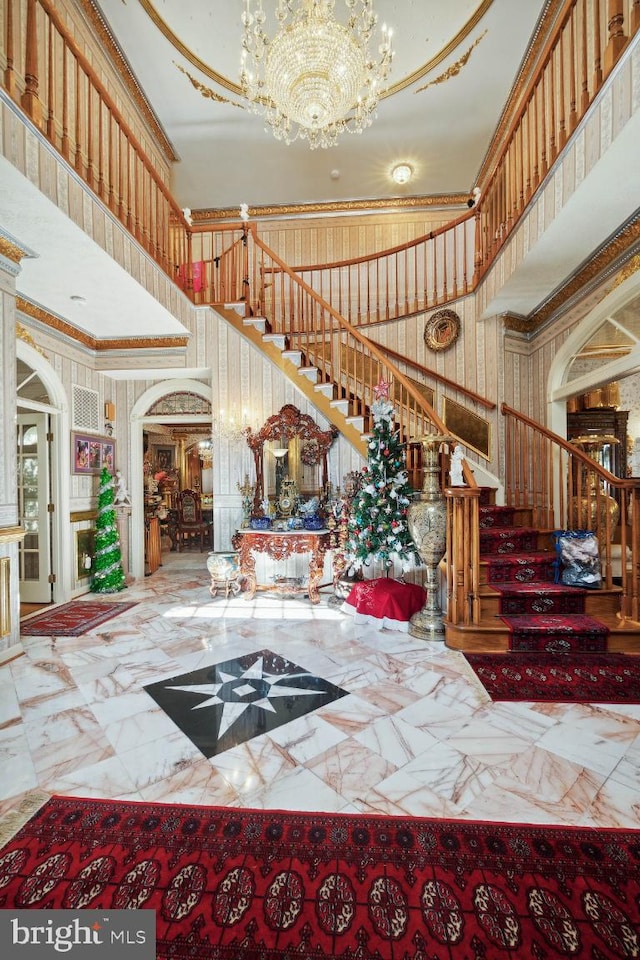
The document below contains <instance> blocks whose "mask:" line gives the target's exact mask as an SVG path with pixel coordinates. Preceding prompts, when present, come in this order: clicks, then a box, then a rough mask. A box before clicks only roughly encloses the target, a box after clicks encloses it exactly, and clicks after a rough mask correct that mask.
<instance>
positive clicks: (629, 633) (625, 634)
mask: <svg viewBox="0 0 640 960" xmlns="http://www.w3.org/2000/svg"><path fill="white" fill-rule="evenodd" d="M481 503H483V504H485V505H495V491H494V490H491V489H489V488H482V490H481ZM532 514H533V511H532V509H531V508H529V507H518V508H514V510H513V519H512V520H511V524H512V527H511V529H514V530H515V529H522V530H527V529H531V528H532ZM534 549H535V552H536V553H537V552H540V553H542V554H548V557H549V563H550V564H551V563H553V562H554V561H555V560H556V556H557V555H556V549H555V540H554V536H553V531H552V530H540V529H539V530H536V540H535V545H534ZM488 574H489V563H488V561H487V558H486V555H483V554H482V552H481V556H480V585H479V607H480V617H479V622H478V623H473V624H464V623H455V624H454V623H447V624H446V638H445V639H446V644H447V646H448V647H451V648H452V649H454V650H460V651H462V652H468V653H508V652H510V650H511V633H510V630H509V628H508V626H507V624H506V623H505V622H504V621H503V620H502V619H501V613H500V599H501V595H500V592H499V591H498V590H497V589H496V588H495V587H493V586H492V584H491V583H490V582H489V576H488ZM511 586H512V588H513V589H514V591H515V590H517V588H518V586H519V585H518V583H517V581H513V582H512V585H511ZM540 586H541V587H543V586H544V584H543V583H541V584H540ZM568 589H572V588H568ZM620 595H621V588H620V587H619V586H615V585H614V586H611V587H606V586H602V587H600V588H598V589H593V590H587V591H586V594H585V598H584V599H585V603H584V614H586V615H587V616H589V617H593V618H594V619H596V620H597V621H599V622H600V623H602V624H604V626H606V627H607V628H608V630H609V635H608V638H607V648H606V652H608V653H640V624H639V623H637V622H635V621H632V620H629V619H621V618H620V616H619V609H620ZM513 655H514V656H517V655H518V654H517V652H514V654H513Z"/></svg>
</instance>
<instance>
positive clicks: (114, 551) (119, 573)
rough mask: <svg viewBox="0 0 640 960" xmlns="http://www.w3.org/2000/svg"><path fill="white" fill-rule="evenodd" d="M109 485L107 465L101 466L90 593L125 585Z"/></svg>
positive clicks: (111, 488) (108, 590)
mask: <svg viewBox="0 0 640 960" xmlns="http://www.w3.org/2000/svg"><path fill="white" fill-rule="evenodd" d="M113 487H114V482H113V477H112V476H111V474H110V473H109V471H108V470H107V468H106V467H103V468H102V472H101V474H100V489H99V490H98V517H97V519H96V539H95V549H94V555H93V578H92V580H91V590H92V591H93V593H117V592H118V591H119V590H124V588H125V586H126V583H125V576H124V570H123V569H122V553H121V551H120V536H119V534H118V527H117V525H116V512H115V510H114V508H113Z"/></svg>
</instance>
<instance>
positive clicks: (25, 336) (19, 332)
mask: <svg viewBox="0 0 640 960" xmlns="http://www.w3.org/2000/svg"><path fill="white" fill-rule="evenodd" d="M16 337H17V338H18V340H22V342H23V343H26V344H28V345H29V346H30V347H33V349H34V350H37V351H38V353H39V354H40V355H41V356H43V357H45V358H46V356H47V355H46V353H45V352H44V350H43V349H42V347H39V346H38V344H37V343H36V342H35V340H34V339H33V337H32V336H31V334H30V333H29V331H28V330H27V328H26V327H23V326H22V324H21V323H20V322H19V321H18V320H16Z"/></svg>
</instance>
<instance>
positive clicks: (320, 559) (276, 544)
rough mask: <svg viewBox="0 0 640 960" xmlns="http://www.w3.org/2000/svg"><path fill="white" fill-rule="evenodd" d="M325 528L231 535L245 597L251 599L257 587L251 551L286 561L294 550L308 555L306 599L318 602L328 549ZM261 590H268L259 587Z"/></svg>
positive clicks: (328, 533) (329, 538) (248, 532)
mask: <svg viewBox="0 0 640 960" xmlns="http://www.w3.org/2000/svg"><path fill="white" fill-rule="evenodd" d="M330 540H331V533H330V532H329V531H328V530H282V531H280V530H238V531H237V532H236V534H235V535H234V537H233V540H232V543H233V546H234V548H235V549H236V550H237V551H238V553H239V554H240V573H241V574H242V576H243V577H244V578H245V581H246V585H247V587H246V593H245V599H247V600H251V599H252V598H253V596H254V594H255V592H256V590H257V589H258V582H257V579H256V561H255V557H254V556H253V553H254V552H255V553H266V554H267V556H269V557H271V559H272V560H287V559H288V558H289V557H290V556H292V555H293V554H296V553H308V554H310V556H309V586H308V591H309V600H310V601H311V603H318V602H319V601H320V594H319V593H318V586H319V584H320V580H321V579H322V571H323V569H324V557H325V554H326V552H327V550H329V549H330V546H331V543H330ZM261 589H263V590H265V589H269V588H268V587H266V586H261Z"/></svg>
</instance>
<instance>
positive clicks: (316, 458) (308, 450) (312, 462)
mask: <svg viewBox="0 0 640 960" xmlns="http://www.w3.org/2000/svg"><path fill="white" fill-rule="evenodd" d="M300 461H301V462H302V463H304V464H306V466H308V467H315V466H316V464H318V463H320V444H319V443H318V441H317V440H314V439H311V440H305V442H304V443H303V444H302V449H301V450H300Z"/></svg>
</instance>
